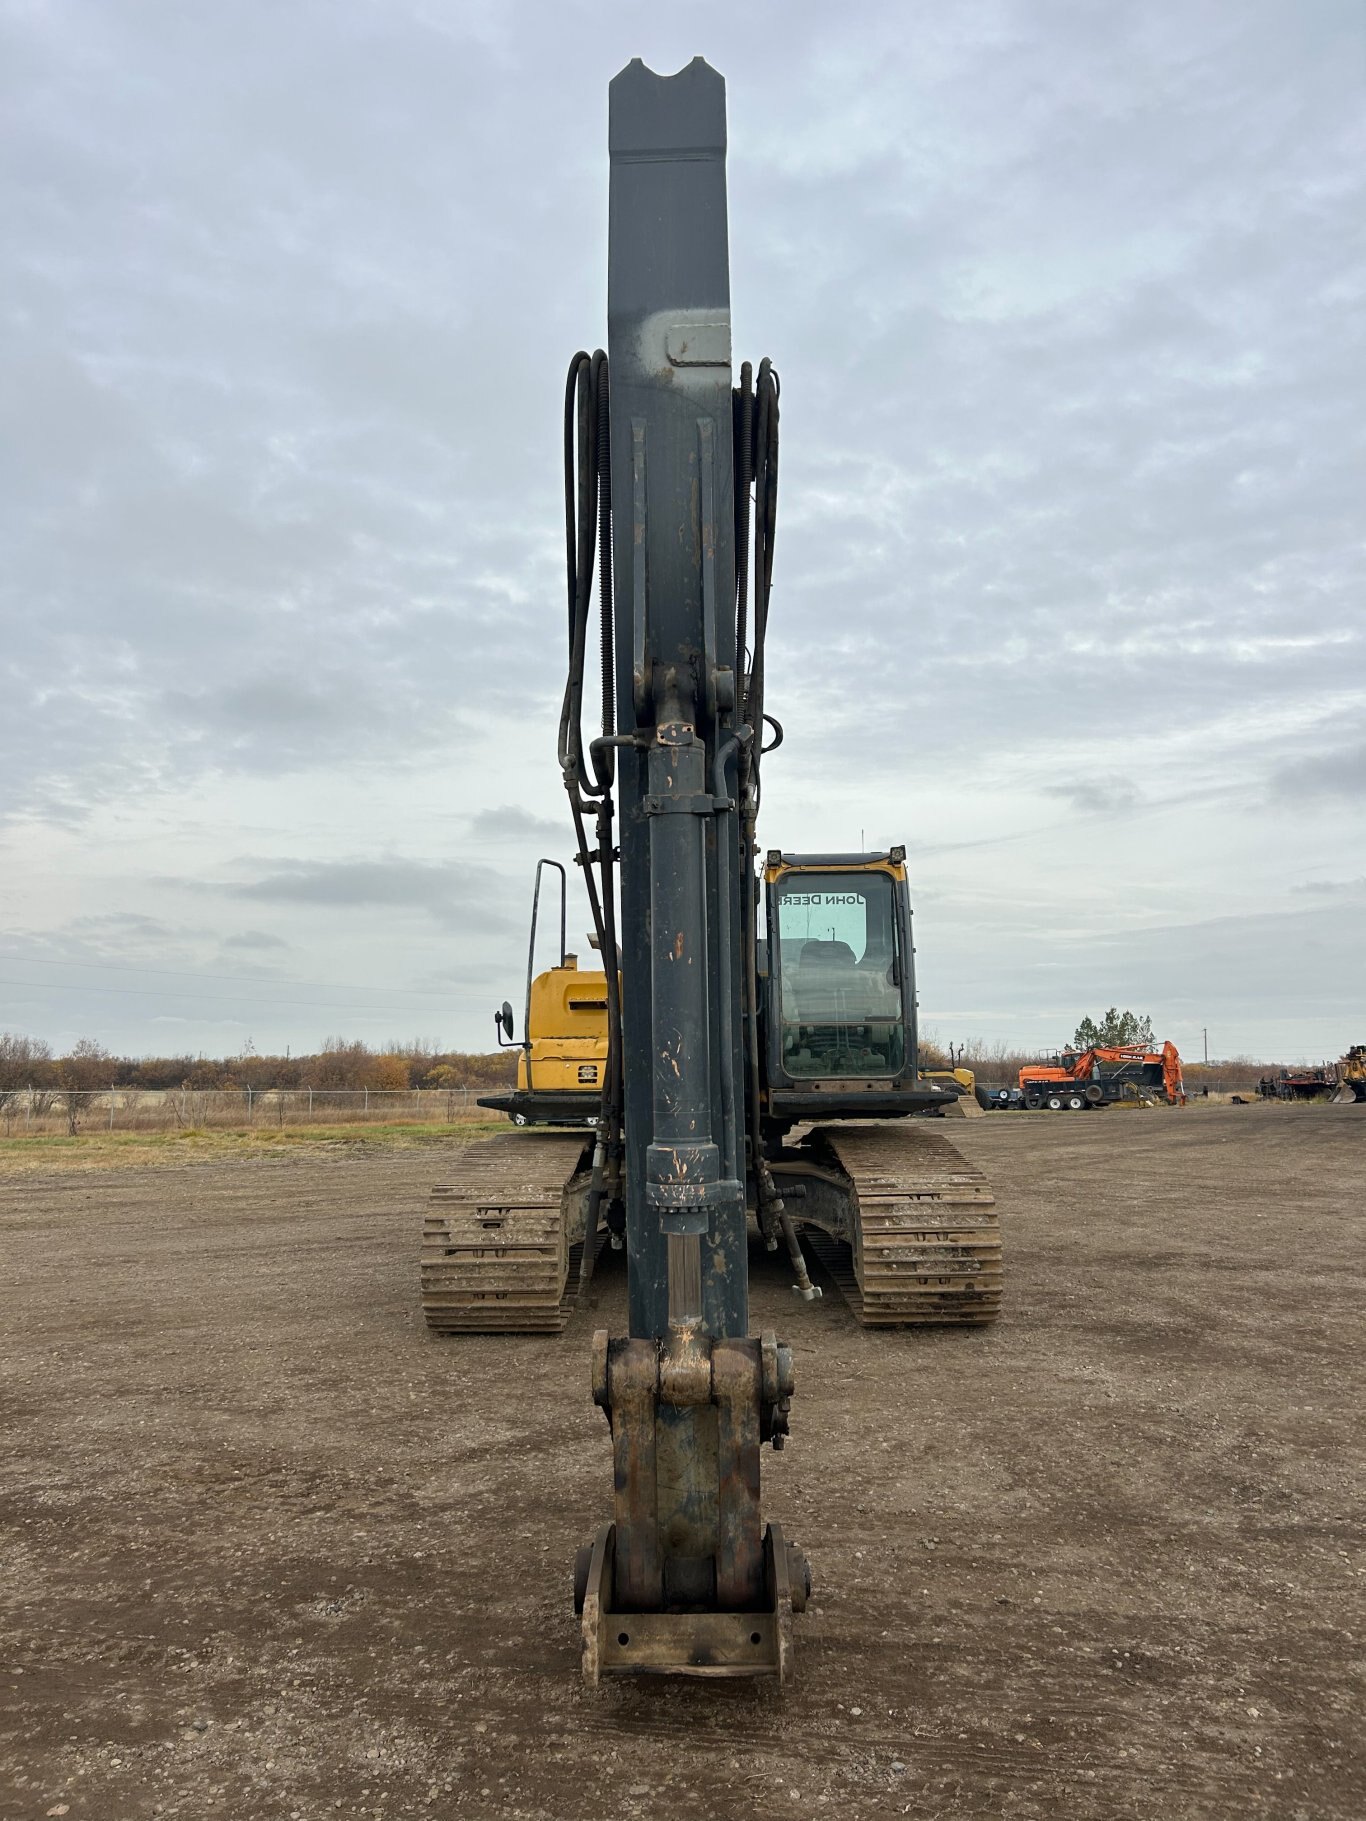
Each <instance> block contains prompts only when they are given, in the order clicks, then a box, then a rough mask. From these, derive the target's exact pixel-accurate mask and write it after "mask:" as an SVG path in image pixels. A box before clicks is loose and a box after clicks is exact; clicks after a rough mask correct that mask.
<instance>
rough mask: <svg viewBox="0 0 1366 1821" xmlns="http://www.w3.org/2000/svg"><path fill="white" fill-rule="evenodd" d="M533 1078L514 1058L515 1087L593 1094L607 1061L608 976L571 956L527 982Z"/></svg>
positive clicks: (521, 1058)
mask: <svg viewBox="0 0 1366 1821" xmlns="http://www.w3.org/2000/svg"><path fill="white" fill-rule="evenodd" d="M527 1036H528V1038H529V1039H530V1042H531V1078H530V1080H528V1079H527V1053H526V1051H525V1050H523V1051H521V1053H520V1054H519V1056H518V1058H517V1086H518V1087H519V1088H527V1087H534V1088H535V1089H536V1090H537V1092H538V1093H574V1092H578V1093H584V1094H591V1093H596V1092H598V1091H600V1090H601V1088H602V1071H603V1068H604V1066H605V1064H606V1061H607V976H606V974H603V973H596V972H591V973H590V972H584V973H581V972H580V971H579V965H578V962H577V960H576V959H575V957H574V956H573V955H567V956H566V957H565V964H564V966H563V967H552V968H549V969H547V971H546V972H545V973H543V974H537V976H536V978H535V979H534V980H533V981H532V983H531V1016H530V1018H529V1019H528V1021H527Z"/></svg>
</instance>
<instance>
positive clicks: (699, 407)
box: [422, 58, 1001, 1684]
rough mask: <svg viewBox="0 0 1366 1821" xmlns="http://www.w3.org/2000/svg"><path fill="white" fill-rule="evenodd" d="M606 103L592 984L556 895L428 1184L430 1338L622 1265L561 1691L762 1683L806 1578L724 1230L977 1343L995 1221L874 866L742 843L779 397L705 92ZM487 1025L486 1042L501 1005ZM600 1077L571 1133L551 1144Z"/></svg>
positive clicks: (568, 762) (588, 543) (559, 1298)
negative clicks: (611, 1246)
mask: <svg viewBox="0 0 1366 1821" xmlns="http://www.w3.org/2000/svg"><path fill="white" fill-rule="evenodd" d="M608 112H609V122H608V139H609V150H610V161H611V181H610V190H609V227H608V331H609V333H608V342H609V350H610V358H609V354H608V353H603V352H602V351H601V350H599V351H598V352H596V353H593V354H591V355H590V354H588V353H579V354H576V355H575V356H574V357H573V359H572V360H571V362H570V366H569V374H568V379H567V383H566V389H565V417H564V453H565V532H566V557H567V564H566V572H567V627H566V629H567V645H568V680H567V683H566V688H565V695H564V703H563V708H562V711H561V716H560V726H559V737H558V754H559V763H560V769H561V775H562V778H563V781H564V784H565V788H566V792H567V795H568V801H569V808H570V814H571V818H572V821H573V826H574V831H575V836H576V841H577V847H578V855H577V861H578V864H579V866H580V867H581V868H582V875H583V879H584V884H585V888H586V891H587V896H588V901H589V907H590V912H591V916H592V923H593V944H594V947H595V948H596V950H597V954H598V957H599V960H600V963H601V972H596V971H595V972H593V973H589V972H587V971H584V972H580V970H579V969H578V967H577V963H576V962H575V963H574V965H571V957H570V956H569V955H568V954H567V952H566V949H565V940H564V893H563V873H562V874H561V886H562V890H561V901H560V902H561V919H560V922H561V931H560V948H559V965H558V966H557V967H555V968H552V969H550V970H548V971H547V972H545V973H543V974H542V975H541V976H539V990H538V977H537V976H536V975H535V974H534V972H533V970H532V967H531V966H529V967H528V993H527V999H526V1004H525V1006H524V1017H525V1022H524V1023H523V1025H522V1036H521V1039H520V1044H521V1048H522V1055H521V1059H520V1061H519V1075H518V1083H517V1086H516V1088H515V1089H514V1090H513V1091H512V1093H511V1094H509V1095H507V1096H500V1097H497V1098H496V1099H495V1100H494V1104H495V1105H499V1106H501V1107H502V1108H503V1110H505V1111H508V1112H510V1113H511V1114H512V1116H513V1117H514V1119H515V1118H516V1117H517V1115H518V1114H519V1113H520V1115H521V1116H522V1117H523V1118H525V1119H527V1120H528V1122H529V1129H527V1130H525V1131H509V1132H506V1133H503V1134H500V1135H499V1136H497V1137H493V1138H488V1139H484V1140H482V1141H480V1142H478V1143H476V1144H473V1145H471V1146H470V1147H469V1148H468V1149H467V1150H465V1151H463V1152H461V1153H460V1154H459V1157H458V1160H457V1162H456V1163H455V1165H454V1167H453V1170H452V1174H451V1177H450V1180H449V1181H448V1182H447V1183H445V1184H443V1185H442V1186H440V1187H438V1188H437V1189H436V1190H435V1191H434V1192H433V1194H432V1197H431V1201H430V1204H429V1207H428V1211H427V1221H426V1228H425V1233H424V1242H423V1250H422V1302H423V1308H424V1311H425V1315H426V1319H427V1323H428V1325H429V1327H430V1328H431V1329H432V1330H433V1331H435V1332H437V1333H440V1334H459V1333H469V1332H497V1331H512V1332H555V1331H558V1330H560V1329H562V1328H563V1327H564V1326H565V1324H566V1322H567V1320H568V1317H569V1314H570V1312H571V1310H572V1308H573V1306H574V1301H575V1297H576V1293H577V1289H578V1285H579V1282H580V1279H581V1275H582V1274H583V1273H584V1272H587V1271H590V1270H591V1268H592V1264H593V1260H594V1258H595V1256H596V1253H597V1250H598V1248H599V1247H600V1245H601V1244H603V1243H604V1240H605V1239H606V1238H607V1237H609V1236H610V1237H611V1238H612V1239H614V1240H615V1241H616V1242H617V1243H619V1244H620V1245H621V1246H623V1247H624V1249H625V1253H626V1261H627V1332H626V1333H625V1334H624V1335H615V1336H613V1335H609V1334H607V1333H600V1334H597V1335H595V1336H594V1339H593V1344H592V1353H591V1370H590V1378H591V1384H592V1393H593V1398H594V1401H595V1402H596V1403H597V1404H598V1406H599V1407H600V1408H601V1409H602V1410H603V1411H604V1413H605V1415H606V1417H607V1421H608V1425H609V1429H610V1434H611V1448H612V1455H613V1486H614V1492H613V1514H612V1519H611V1521H610V1522H607V1523H604V1524H603V1525H602V1526H601V1527H600V1528H599V1530H598V1531H597V1533H596V1535H595V1536H594V1537H593V1539H592V1540H591V1541H590V1542H589V1543H588V1544H586V1545H585V1547H584V1548H583V1549H582V1550H581V1551H580V1552H579V1556H578V1558H577V1560H576V1563H575V1575H574V1590H575V1607H576V1610H577V1611H578V1612H579V1614H580V1617H581V1623H582V1630H581V1639H582V1650H583V1668H584V1674H585V1677H586V1679H587V1680H588V1681H589V1682H590V1683H593V1684H596V1683H597V1682H598V1681H599V1679H600V1678H601V1677H603V1676H606V1675H615V1674H643V1673H679V1674H688V1675H709V1676H770V1677H774V1678H776V1679H778V1680H779V1681H781V1680H783V1679H784V1678H785V1677H786V1676H787V1675H788V1673H789V1671H790V1667H791V1660H792V1649H793V1615H794V1614H795V1613H799V1612H800V1611H801V1610H802V1609H803V1607H804V1605H805V1603H806V1599H807V1595H808V1593H809V1590H810V1573H809V1569H808V1567H807V1564H806V1561H805V1558H804V1557H803V1556H802V1554H801V1552H800V1551H799V1550H798V1549H797V1548H796V1547H795V1546H794V1545H793V1544H791V1543H789V1542H787V1541H786V1540H785V1538H784V1536H783V1533H782V1530H781V1527H780V1526H779V1525H778V1524H777V1523H776V1522H772V1521H768V1522H765V1521H764V1518H763V1515H762V1511H761V1503H760V1499H761V1488H760V1451H761V1447H762V1445H763V1444H765V1443H771V1444H772V1445H773V1446H774V1447H775V1448H780V1447H782V1446H783V1445H784V1442H785V1440H786V1439H787V1434H788V1427H789V1415H790V1410H791V1404H792V1398H793V1391H794V1354H793V1349H792V1348H791V1347H790V1346H789V1345H788V1344H787V1343H786V1342H785V1341H783V1340H781V1339H779V1338H778V1337H777V1336H776V1335H775V1334H773V1333H760V1334H753V1333H751V1331H750V1311H749V1274H748V1270H749V1268H748V1258H749V1237H750V1232H751V1230H752V1229H754V1228H757V1232H758V1234H759V1236H761V1238H762V1241H763V1243H764V1244H766V1245H767V1246H768V1247H769V1249H770V1250H774V1251H776V1250H778V1249H779V1247H784V1248H785V1249H786V1255H787V1258H788V1260H789V1261H790V1265H791V1270H792V1276H793V1288H794V1289H795V1291H796V1292H797V1294H798V1297H799V1298H800V1299H801V1301H805V1302H809V1301H811V1300H813V1299H814V1298H815V1297H817V1296H818V1295H819V1294H820V1290H819V1289H818V1287H817V1286H816V1285H815V1284H814V1283H813V1282H812V1278H811V1275H810V1270H809V1266H808V1260H807V1249H808V1248H809V1249H811V1250H813V1251H814V1252H815V1253H816V1254H817V1255H818V1256H819V1257H820V1258H821V1260H822V1262H823V1263H824V1265H825V1267H826V1269H827V1271H828V1272H829V1273H830V1275H831V1277H832V1278H833V1280H834V1282H835V1283H836V1284H837V1285H838V1287H839V1288H840V1290H841V1291H842V1292H843V1293H844V1295H845V1296H846V1297H847V1299H848V1301H849V1303H850V1304H851V1306H852V1307H853V1309H854V1311H855V1312H856V1314H857V1316H858V1318H859V1319H860V1320H861V1321H862V1322H864V1323H865V1324H868V1325H872V1326H895V1325H899V1324H905V1323H962V1324H968V1325H973V1326H981V1325H984V1324H988V1323H990V1322H992V1321H993V1320H994V1319H995V1317H996V1315H997V1313H998V1311H999V1308H1000V1302H1001V1244H1000V1233H999V1228H998V1225H997V1220H996V1214H995V1211H994V1207H993V1198H992V1194H991V1191H990V1189H989V1187H988V1185H987V1183H986V1182H985V1180H984V1179H983V1177H982V1175H981V1172H980V1171H978V1170H977V1169H976V1167H975V1166H974V1165H972V1164H970V1163H969V1162H967V1160H966V1159H964V1158H963V1157H962V1156H961V1155H960V1154H959V1153H958V1152H957V1151H956V1150H955V1148H954V1147H953V1146H952V1145H951V1144H950V1143H949V1142H948V1141H947V1140H946V1139H945V1138H944V1137H943V1135H942V1133H941V1132H940V1131H938V1130H935V1129H933V1128H932V1127H931V1126H930V1124H929V1123H928V1122H927V1121H923V1120H920V1119H914V1118H910V1117H908V1115H912V1114H918V1113H925V1112H935V1111H939V1110H942V1109H943V1108H944V1107H945V1106H946V1105H948V1104H950V1103H952V1102H954V1101H956V1099H957V1098H958V1094H957V1089H958V1087H959V1086H960V1085H961V1084H959V1083H957V1082H955V1083H954V1084H953V1085H952V1086H949V1085H946V1084H944V1083H942V1082H936V1081H932V1080H927V1079H925V1078H924V1077H922V1075H921V1073H920V1070H919V1067H918V1044H917V1030H916V998H915V975H914V949H913V944H912V939H911V912H910V904H909V897H908V888H907V878H906V864H905V858H906V857H905V852H904V849H902V848H901V847H892V848H890V849H888V850H886V851H884V852H877V853H845V852H832V853H800V854H794V853H787V852H784V851H780V850H776V849H770V850H768V851H767V853H764V852H763V850H761V848H760V846H759V841H758V833H757V828H758V814H759V804H760V795H761V789H760V778H761V771H762V768H763V766H764V765H765V764H766V763H767V762H768V760H769V755H771V754H772V753H774V752H775V751H776V750H777V748H778V747H779V746H780V745H781V743H782V740H783V730H782V727H781V724H780V723H779V722H778V720H777V719H776V718H775V716H774V715H773V714H772V713H771V711H770V709H769V707H768V705H767V703H766V700H765V684H764V652H765V641H766V636H767V630H768V619H769V606H770V594H771V583H772V568H773V551H774V537H775V528H776V522H777V478H778V416H779V411H778V400H779V384H778V375H777V373H776V371H775V370H774V368H773V365H772V363H771V362H770V361H767V360H765V361H762V362H760V364H759V366H758V368H757V370H756V369H755V368H753V367H752V366H751V365H750V364H749V363H748V362H745V363H743V364H742V365H741V366H740V368H739V372H738V375H737V374H736V373H735V371H734V370H733V367H732V359H731V341H730V307H729V296H730V292H729V253H728V244H727V213H726V193H725V145H726V109H725V85H724V82H723V81H722V79H721V77H720V76H718V75H717V73H716V72H715V71H714V70H712V69H711V68H709V66H708V65H707V64H706V63H705V62H703V61H702V59H701V58H695V59H694V60H693V62H692V63H690V64H689V65H688V66H687V67H686V68H685V69H683V70H680V71H679V72H678V73H677V74H676V75H674V76H672V77H667V78H666V77H661V76H658V75H656V74H654V73H653V72H652V71H650V70H648V69H646V68H645V66H644V65H643V64H642V63H641V62H640V61H639V60H637V61H635V62H633V63H632V64H630V65H629V66H628V67H627V68H626V69H625V70H623V71H622V72H621V73H620V74H619V75H618V76H617V77H616V78H615V79H614V81H613V83H612V85H611V90H610V98H609V110H608ZM737 381H738V383H737ZM595 591H596V598H597V604H598V616H597V619H598V633H599V640H600V652H601V661H600V665H599V666H597V670H598V675H597V678H596V679H595V680H596V681H597V682H599V683H600V685H601V719H600V723H599V726H600V731H597V730H595V731H593V732H592V733H591V734H590V733H586V732H585V729H584V725H583V723H584V718H585V710H584V690H585V681H586V671H587V663H586V659H587V653H588V650H589V630H590V620H591V618H592V611H591V609H592V601H593V597H594V593H595ZM841 611H842V612H843V611H844V610H843V609H841ZM539 887H540V880H539V877H538V901H539ZM535 926H536V913H535V907H533V928H532V948H531V952H532V954H533V955H534V954H535V948H536V927H535ZM604 1021H605V1044H604V1042H603V1029H604ZM498 1022H499V1030H500V1035H501V1036H502V1038H503V1039H504V1040H505V1041H507V1042H509V1043H517V1042H518V1041H519V1039H518V1037H517V1034H516V1029H515V1024H516V1021H515V1018H514V1014H513V1011H512V1007H511V1005H510V1004H505V1005H504V1006H503V1007H502V1008H501V1010H500V1013H499V1015H498ZM590 1070H596V1071H597V1072H598V1073H599V1074H600V1077H601V1080H600V1082H598V1083H596V1084H595V1083H593V1082H592V1081H590V1080H589V1079H588V1072H589V1071H590ZM581 1071H582V1073H581ZM595 1085H596V1105H595V1106H594V1108H593V1111H592V1127H591V1130H566V1129H563V1126H562V1125H561V1126H560V1128H559V1129H557V1124H558V1123H559V1119H560V1118H567V1117H568V1115H569V1113H571V1112H573V1113H575V1114H576V1116H581V1115H582V1106H581V1102H580V1101H579V1100H578V1099H577V1098H572V1099H571V1098H569V1097H570V1096H577V1095H579V1094H580V1093H581V1092H589V1091H591V1090H593V1089H594V1087H595ZM798 1307H800V1304H799V1305H798Z"/></svg>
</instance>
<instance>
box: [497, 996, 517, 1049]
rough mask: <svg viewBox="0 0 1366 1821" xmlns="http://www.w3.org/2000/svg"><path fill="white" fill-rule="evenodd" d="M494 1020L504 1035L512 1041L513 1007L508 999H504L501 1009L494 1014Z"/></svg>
mask: <svg viewBox="0 0 1366 1821" xmlns="http://www.w3.org/2000/svg"><path fill="white" fill-rule="evenodd" d="M493 1022H494V1023H495V1024H496V1025H497V1027H498V1029H499V1030H500V1031H501V1032H502V1033H503V1034H504V1036H505V1037H506V1038H507V1040H508V1042H509V1043H511V1042H512V1041H513V1036H512V1007H511V1006H510V1005H509V1004H508V1002H507V1000H506V999H505V1000H504V1001H503V1004H502V1007H501V1009H500V1010H498V1011H496V1012H495V1013H494V1014H493Z"/></svg>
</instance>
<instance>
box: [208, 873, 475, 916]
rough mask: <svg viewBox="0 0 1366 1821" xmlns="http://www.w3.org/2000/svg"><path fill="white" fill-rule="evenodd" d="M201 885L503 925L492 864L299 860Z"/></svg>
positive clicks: (313, 903)
mask: <svg viewBox="0 0 1366 1821" xmlns="http://www.w3.org/2000/svg"><path fill="white" fill-rule="evenodd" d="M204 889H206V890H218V891H222V892H223V893H224V895H225V896H227V897H229V898H239V899H248V900H250V901H252V902H259V903H275V904H296V905H307V906H310V907H315V908H318V909H325V910H335V911H346V910H356V909H362V908H365V909H368V908H376V907H377V908H382V909H384V910H386V911H398V912H404V911H421V912H423V913H425V914H426V915H427V916H430V917H432V918H434V919H435V920H436V921H437V922H438V923H440V924H442V925H444V926H446V927H448V928H452V929H471V930H476V931H481V932H488V931H495V930H501V929H503V928H505V927H506V919H505V917H504V914H503V911H502V908H501V905H502V902H503V901H505V899H506V896H507V890H506V885H505V882H504V881H503V879H502V878H501V877H500V875H499V874H497V873H495V872H493V871H492V870H491V869H490V868H488V867H486V866H476V865H471V864H469V863H468V862H462V863H460V864H459V865H455V864H448V865H443V864H440V863H438V862H434V861H426V860H407V859H402V858H397V857H395V858H391V859H383V860H312V861H298V862H296V863H294V864H292V865H289V866H285V867H281V868H280V869H279V870H277V871H275V872H270V873H266V874H264V875H263V876H262V877H261V878H258V879H253V880H249V881H246V882H243V883H233V884H228V885H223V886H216V887H215V886H205V887H204Z"/></svg>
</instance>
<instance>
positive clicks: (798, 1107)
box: [761, 847, 956, 1124]
mask: <svg viewBox="0 0 1366 1821" xmlns="http://www.w3.org/2000/svg"><path fill="white" fill-rule="evenodd" d="M764 909H765V920H766V928H767V943H766V949H767V955H766V980H765V987H766V991H765V993H764V996H763V1002H762V1005H763V1018H764V1024H765V1027H766V1030H765V1037H766V1041H765V1045H764V1049H765V1064H766V1073H767V1081H766V1089H767V1102H768V1105H767V1109H766V1110H767V1112H768V1114H769V1116H770V1119H771V1120H772V1121H773V1122H774V1123H775V1124H791V1123H793V1122H794V1121H796V1120H798V1119H820V1118H849V1117H851V1116H852V1117H858V1116H859V1115H860V1114H863V1115H864V1116H866V1117H870V1118H883V1119H885V1118H887V1117H889V1116H892V1115H895V1114H898V1113H915V1112H922V1111H934V1110H936V1109H937V1108H938V1107H939V1106H940V1104H941V1103H951V1102H953V1101H954V1100H955V1099H956V1095H955V1094H954V1092H953V1091H952V1090H950V1089H947V1088H941V1087H937V1086H935V1085H934V1084H933V1083H930V1082H927V1081H925V1080H924V1079H923V1078H922V1077H921V1076H920V1073H919V1069H918V1066H917V1064H918V1058H917V1045H916V1010H915V962H914V948H913V946H912V942H911V909H910V897H909V892H908V888H907V880H906V850H905V848H903V847H893V848H890V849H888V851H887V852H885V853H877V854H784V853H782V852H780V851H778V850H777V849H771V850H770V851H769V853H768V856H767V861H766V864H765V867H764ZM761 971H764V970H761Z"/></svg>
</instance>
